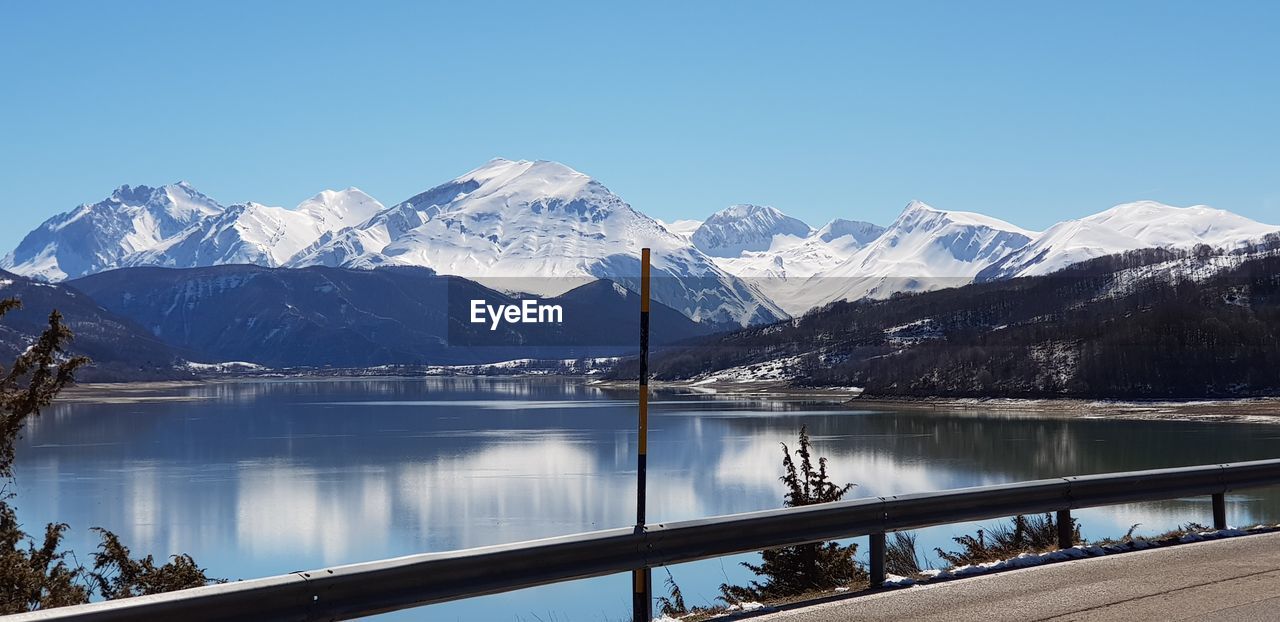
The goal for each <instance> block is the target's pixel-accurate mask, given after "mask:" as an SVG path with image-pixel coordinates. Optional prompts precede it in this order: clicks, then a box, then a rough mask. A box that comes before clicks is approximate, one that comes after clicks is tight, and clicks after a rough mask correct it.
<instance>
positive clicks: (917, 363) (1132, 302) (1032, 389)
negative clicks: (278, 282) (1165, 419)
mask: <svg viewBox="0 0 1280 622" xmlns="http://www.w3.org/2000/svg"><path fill="white" fill-rule="evenodd" d="M1278 249H1280V238H1277V237H1276V236H1271V237H1269V238H1268V239H1267V240H1266V242H1265V243H1263V244H1258V245H1253V246H1250V247H1247V248H1244V249H1241V250H1239V251H1237V252H1234V253H1222V252H1215V251H1211V250H1210V249H1208V248H1207V247H1201V248H1198V249H1196V250H1193V251H1168V250H1144V251H1134V252H1130V253H1127V254H1124V255H1115V256H1109V257H1103V258H1099V259H1095V260H1092V261H1089V262H1085V263H1082V264H1078V265H1076V266H1073V267H1072V268H1070V269H1068V270H1066V271H1063V272H1059V273H1056V274H1053V275H1050V276H1043V277H1032V278H1021V279H1014V280H1009V281H1000V282H991V283H980V284H975V285H971V286H968V287H962V288H957V289H949V290H942V291H934V292H930V293H925V294H918V295H908V296H898V297H895V298H892V299H890V300H885V301H878V302H869V301H863V302H855V303H836V304H832V305H829V306H827V307H825V308H823V309H820V310H818V311H815V312H813V313H810V314H808V315H806V316H804V317H802V318H799V319H796V320H793V321H791V322H785V323H780V324H775V325H772V326H766V327H760V328H754V329H749V330H743V331H738V332H734V333H731V334H728V335H724V336H719V337H714V338H709V339H706V340H704V341H701V342H699V343H697V344H696V345H691V346H687V347H682V348H679V349H668V350H666V351H664V352H662V353H660V354H659V355H658V356H656V357H655V361H654V363H653V366H652V369H653V370H654V374H655V377H656V378H658V379H683V378H693V377H708V378H709V377H714V376H715V375H716V374H717V373H721V372H723V370H727V369H734V370H736V374H737V377H744V376H745V377H750V376H751V374H752V373H753V372H755V373H759V374H766V373H769V374H776V375H779V376H781V377H783V378H786V379H788V380H789V381H790V382H791V383H793V384H798V385H816V386H830V385H841V386H860V387H865V389H866V392H867V394H868V395H903V396H923V395H945V396H1023V397H1032V396H1077V397H1115V398H1177V397H1228V396H1249V395H1280V255H1277V250H1278ZM633 373H634V368H633V367H629V366H628V367H623V368H621V369H620V370H619V371H618V374H619V375H622V376H626V375H628V374H633Z"/></svg>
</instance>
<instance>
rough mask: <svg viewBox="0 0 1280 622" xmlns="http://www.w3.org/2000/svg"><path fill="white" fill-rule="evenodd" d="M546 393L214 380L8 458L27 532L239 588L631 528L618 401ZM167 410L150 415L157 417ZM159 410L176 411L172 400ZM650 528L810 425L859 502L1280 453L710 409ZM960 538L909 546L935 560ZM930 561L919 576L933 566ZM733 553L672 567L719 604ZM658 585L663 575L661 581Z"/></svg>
mask: <svg viewBox="0 0 1280 622" xmlns="http://www.w3.org/2000/svg"><path fill="white" fill-rule="evenodd" d="M626 397H627V396H625V395H618V394H608V393H604V392H602V391H599V390H596V389H593V388H590V387H586V386H583V385H581V384H577V383H572V382H564V381H559V380H554V379H515V380H512V379H476V378H436V379H425V380H380V379H373V380H329V381H299V380H285V381H278V382H256V381H255V382H243V383H218V384H211V385H201V386H196V387H183V388H178V389H170V390H165V391H157V392H154V394H153V395H148V394H130V395H127V396H121V395H115V396H113V397H112V399H110V400H106V401H105V403H91V402H74V403H66V404H62V405H59V406H57V407H55V408H53V409H51V410H50V411H49V412H48V413H47V414H46V415H45V417H44V418H42V419H41V420H38V421H36V422H34V423H33V425H32V426H31V427H30V428H29V430H28V433H27V434H26V438H25V439H24V440H23V444H22V445H21V446H20V447H19V453H18V455H19V461H18V485H19V486H18V492H19V496H18V498H17V505H18V507H19V510H20V512H19V513H20V516H21V518H22V519H23V520H24V521H25V522H26V524H27V526H28V529H29V530H34V529H33V528H32V526H35V525H40V524H42V523H44V522H47V521H50V520H62V521H68V522H70V523H71V524H72V527H73V529H72V531H71V533H70V538H69V541H70V544H71V545H72V546H73V547H74V548H75V550H77V551H80V552H81V555H82V556H83V554H84V552H86V551H89V550H91V549H92V548H93V546H94V541H93V540H92V539H91V537H90V533H89V531H88V527H91V526H103V527H106V528H108V529H112V530H114V531H116V532H118V533H119V534H120V535H121V536H123V537H124V538H125V541H126V542H127V543H128V544H129V545H130V546H132V547H133V548H134V550H135V551H136V552H139V553H143V552H145V553H153V554H156V555H157V556H164V555H167V554H169V553H174V552H179V551H185V552H190V553H192V554H193V555H194V556H195V557H196V559H197V560H198V561H200V562H201V563H202V564H204V565H206V566H207V567H208V568H209V569H210V571H211V573H212V574H214V575H216V576H224V577H231V578H248V577H255V576H262V575H269V574H278V573H282V572H288V571H292V570H300V569H308V568H314V567H320V566H325V565H332V564H340V563H351V562H357V561H366V560H371V559H376V558H381V557H392V556H398V555H405V554H410V553H416V552H424V551H437V550H449V549H458V548H466V547H473V546H481V545H485V544H493V543H498V542H510V541H517V540H526V539H532V538H539V537H546V536H553V535H560V534H565V533H575V532H581V531H590V530H595V529H605V528H611V527H620V526H625V525H627V524H629V523H630V522H631V521H632V520H633V516H634V511H635V510H634V494H635V493H634V478H635V470H634V468H635V467H634V464H635V453H634V452H635V433H634V430H633V427H634V425H635V406H634V403H633V402H632V401H630V400H629V399H626ZM158 398H163V399H158ZM175 398H177V399H175ZM653 407H654V412H653V415H654V416H653V417H652V419H651V420H650V421H651V425H652V431H651V437H650V438H651V441H650V443H651V447H650V452H651V453H650V464H651V473H650V493H649V499H650V501H649V512H650V518H651V520H653V521H654V522H659V521H671V520H679V519H685V518H694V517H700V516H709V515H715V514H728V513H734V512H744V511H750V510H759V509H766V508H773V507H777V506H778V505H779V504H780V495H781V488H780V484H779V483H778V476H779V475H780V471H781V468H780V464H779V461H780V453H781V449H780V447H779V443H780V442H788V443H792V442H794V438H795V433H796V430H797V429H798V428H799V426H800V425H801V424H802V423H804V424H807V425H808V426H809V428H810V431H811V433H812V436H813V439H814V443H815V445H816V446H817V449H818V453H819V454H821V455H826V456H828V457H829V458H830V471H831V472H832V473H833V474H834V475H835V476H836V477H837V478H839V479H841V480H847V481H854V482H856V483H857V484H858V486H857V487H856V488H854V490H853V492H852V493H851V494H852V495H853V496H856V497H865V496H874V495H882V494H892V493H903V492H917V491H926V490H938V489H945V488H957V487H963V486H975V485H982V484H991V483H999V482H1008V481H1018V480H1027V479H1035V478H1039V477H1050V476H1055V475H1070V474H1086V473H1098V472H1107V471H1120V470H1132V469H1141V468H1154V467H1162V466H1177V465H1187V464H1202V463H1216V462H1225V461H1232V460H1244V459H1254V458H1263V457H1274V456H1276V455H1280V447H1278V443H1280V428H1272V427H1267V426H1257V425H1242V424H1236V425H1232V424H1205V423H1185V422H1183V423H1177V422H1164V423H1155V422H1132V421H1112V422H1107V421H1098V420H1076V421H1071V420H1061V419H1059V420H1041V419H1035V418H1028V417H1025V416H1017V417H1015V416H997V415H991V416H975V415H972V414H966V415H964V416H947V415H939V414H929V413H918V412H914V413H913V412H903V413H872V412H860V411H841V410H831V409H823V408H821V407H817V406H813V405H809V406H795V405H786V404H761V403H758V402H747V401H743V400H728V399H717V398H708V397H689V398H674V397H664V398H663V399H661V400H655V401H654V402H653ZM1229 511H1230V516H1231V520H1232V522H1234V523H1240V524H1243V523H1247V522H1256V521H1258V520H1264V519H1265V520H1271V521H1276V520H1280V495H1277V494H1276V493H1275V491H1270V490H1266V491H1249V492H1248V493H1247V494H1241V495H1234V496H1232V497H1231V499H1230V508H1229ZM1080 516H1081V517H1082V519H1083V521H1084V532H1085V536H1086V537H1104V536H1110V535H1120V534H1122V533H1123V532H1124V531H1125V530H1127V529H1128V527H1129V526H1130V525H1131V524H1134V523H1141V524H1142V526H1141V527H1140V528H1139V530H1138V531H1139V533H1154V532H1158V531H1162V530H1164V529H1168V528H1171V527H1173V526H1176V525H1177V524H1179V523H1183V522H1186V521H1189V520H1197V521H1200V522H1208V520H1209V503H1208V499H1207V498H1204V499H1180V500H1171V501H1167V502H1162V503H1145V504H1139V505H1131V506H1116V507H1109V508H1097V509H1090V510H1086V511H1084V512H1081V513H1080ZM972 527H973V526H972V525H959V526H947V527H939V528H934V529H929V530H925V531H924V532H923V533H922V535H921V544H922V545H923V546H922V548H923V549H924V550H926V551H932V549H933V547H935V546H944V547H945V546H946V545H947V544H949V540H948V538H949V537H951V536H952V535H956V534H959V533H963V532H965V531H968V530H971V529H972ZM930 557H935V556H933V555H932V554H930ZM746 558H747V557H746V556H739V557H737V558H733V559H727V560H711V561H704V562H698V563H695V564H688V565H682V566H679V567H676V568H674V569H673V571H674V572H675V575H676V579H677V580H678V581H679V582H680V584H681V587H682V588H683V589H684V592H685V594H686V596H688V597H690V599H691V600H697V601H699V602H701V601H705V600H709V599H710V598H712V597H713V596H714V595H715V593H716V586H717V585H719V584H720V583H721V582H722V581H723V580H724V578H725V575H726V574H727V575H728V577H729V578H730V579H732V580H734V581H745V580H746V579H747V578H748V577H747V575H746V574H745V573H744V571H743V570H742V569H740V568H738V567H737V566H736V564H735V563H734V562H735V561H738V560H740V559H746ZM659 575H660V576H662V577H665V575H663V574H662V573H661V572H659ZM627 610H628V592H627V579H626V577H622V576H619V577H606V578H602V579H594V580H591V581H584V582H577V583H573V584H565V585H559V586H550V587H544V588H538V589H534V590H527V591H523V592H518V593H513V594H506V595H498V596H491V597H485V598H481V599H475V600H472V601H464V602H459V603H450V604H445V605H438V606H434V607H431V608H429V609H424V610H418V611H414V612H410V613H408V614H399V616H397V617H400V618H404V619H416V618H419V617H422V616H424V615H427V614H431V615H432V617H435V616H439V617H441V618H445V619H494V618H500V619H513V618H515V617H516V616H519V617H522V618H524V619H534V618H533V616H534V615H537V616H538V617H541V618H542V619H549V618H551V617H555V618H556V619H564V618H565V617H566V616H567V617H569V618H571V619H575V620H578V619H586V620H599V619H620V618H623V617H625V615H626V612H627Z"/></svg>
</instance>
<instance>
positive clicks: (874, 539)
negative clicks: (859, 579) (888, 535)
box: [870, 532, 885, 588]
mask: <svg viewBox="0 0 1280 622" xmlns="http://www.w3.org/2000/svg"><path fill="white" fill-rule="evenodd" d="M870 537H871V560H870V561H871V577H870V582H871V587H872V588H877V587H884V553H885V539H884V532H880V533H873V534H871V536H870Z"/></svg>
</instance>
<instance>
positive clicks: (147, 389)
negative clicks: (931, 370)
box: [58, 374, 1280, 424]
mask: <svg viewBox="0 0 1280 622" xmlns="http://www.w3.org/2000/svg"><path fill="white" fill-rule="evenodd" d="M430 378H474V379H481V378H489V379H495V380H496V379H503V380H513V379H520V380H531V381H532V380H544V381H545V380H548V379H552V378H560V379H565V380H571V381H575V382H579V383H581V384H582V385H583V386H587V387H593V388H597V389H600V390H604V391H619V392H630V393H634V392H635V391H636V385H635V383H634V381H614V380H598V379H593V378H592V377H591V376H581V375H544V374H533V375H519V374H516V375H459V376H452V375H450V376H444V375H413V376H410V375H394V374H383V375H330V374H299V375H285V376H281V375H228V376H213V377H206V378H199V379H192V380H185V379H184V380H146V381H137V382H85V383H77V384H74V385H72V386H70V387H67V389H66V390H65V391H64V392H63V394H62V395H61V396H60V397H59V399H58V401H60V402H110V401H132V400H138V399H146V400H172V401H190V400H198V399H208V398H209V397H212V396H207V397H206V396H179V395H156V393H162V392H165V391H171V390H174V389H182V388H196V387H202V386H212V385H218V384H228V383H239V382H291V381H301V382H318V381H323V382H341V381H362V380H424V379H430ZM649 387H650V389H651V390H653V391H656V392H664V393H678V394H686V395H700V396H706V397H712V396H719V397H724V398H727V399H745V400H758V401H797V402H805V401H808V402H812V401H822V402H828V403H830V404H832V405H836V406H839V407H842V408H845V409H848V410H869V411H880V412H882V411H901V410H912V411H931V412H938V413H949V414H956V415H973V416H977V415H990V414H1000V415H1002V416H1011V417H1016V416H1028V417H1062V418H1073V419H1128V420H1140V421H1153V420H1169V421H1205V422H1241V423H1272V424H1276V423H1280V397H1251V398H1210V399H1204V398H1200V399H1195V398H1191V399H1185V400H1180V399H1153V400H1119V399H1117V400H1109V399H1084V398H1006V397H991V398H958V397H892V396H865V397H864V396H862V395H861V392H860V391H858V390H857V389H852V388H817V387H814V388H807V387H792V386H788V385H787V384H785V383H782V382H778V381H756V382H752V381H748V382H706V381H700V382H690V381H678V382H652V383H650V385H649Z"/></svg>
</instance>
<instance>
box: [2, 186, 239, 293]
mask: <svg viewBox="0 0 1280 622" xmlns="http://www.w3.org/2000/svg"><path fill="white" fill-rule="evenodd" d="M222 210H223V207H222V206H221V205H219V204H218V203H217V202H216V201H214V200H213V199H210V198H209V197H207V196H205V195H203V194H201V193H200V192H198V191H196V189H195V188H192V187H191V186H190V185H189V184H187V183H186V182H179V183H176V184H170V185H168V186H161V187H159V188H151V187H148V186H135V187H130V186H120V187H119V188H117V189H116V191H115V192H113V193H111V196H110V197H108V198H106V199H104V200H102V201H99V202H97V203H94V204H92V205H90V204H87V203H86V204H84V205H81V206H80V207H78V208H76V209H74V210H71V211H69V212H65V213H62V214H58V215H57V216H54V217H53V218H50V219H48V220H46V221H44V223H43V224H41V225H40V226H39V227H37V228H36V229H35V230H34V231H32V232H31V233H28V234H27V236H26V237H25V238H23V240H22V242H21V243H19V244H18V247H17V248H16V249H14V251H13V252H11V253H9V254H8V255H5V256H4V258H3V259H0V267H3V268H4V269H6V270H10V271H12V272H15V273H17V274H22V275H25V276H30V277H34V278H38V279H42V280H46V281H60V280H63V279H66V278H74V277H77V276H83V275H86V274H92V273H94V272H100V271H102V270H107V269H110V268H114V267H117V266H118V265H119V262H120V260H121V259H123V258H124V257H126V256H128V255H131V254H134V253H138V252H141V251H146V250H149V249H152V248H155V247H156V246H157V245H159V244H160V243H161V242H163V241H164V240H166V239H169V238H170V237H172V236H174V235H175V234H177V233H179V232H181V231H183V230H184V229H186V228H187V227H189V226H191V225H192V224H194V223H197V222H199V221H200V220H202V219H204V218H208V217H211V216H215V215H217V214H220V213H221V212H222Z"/></svg>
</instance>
